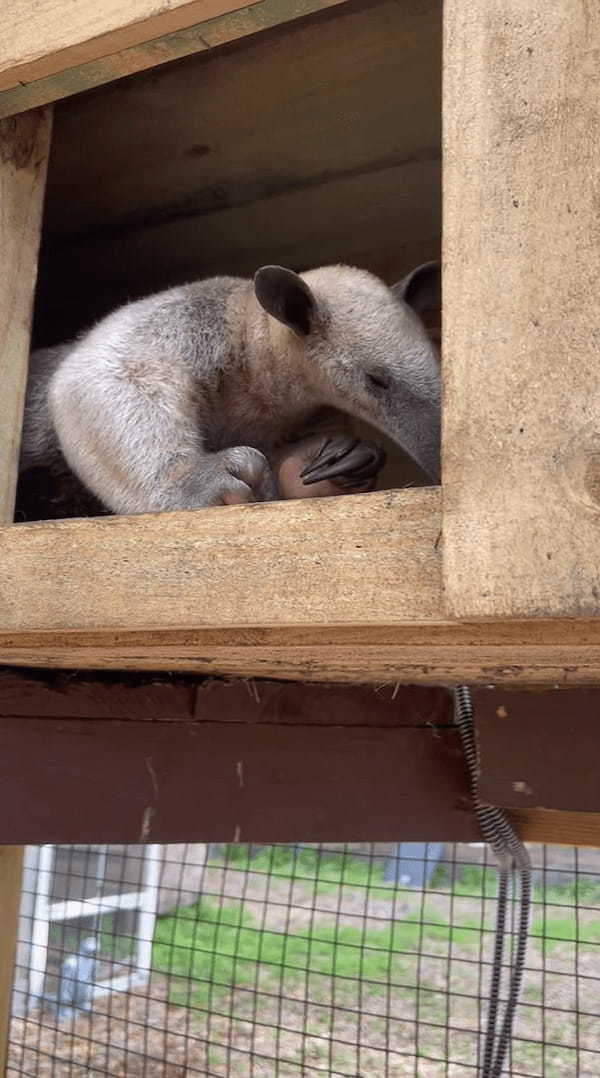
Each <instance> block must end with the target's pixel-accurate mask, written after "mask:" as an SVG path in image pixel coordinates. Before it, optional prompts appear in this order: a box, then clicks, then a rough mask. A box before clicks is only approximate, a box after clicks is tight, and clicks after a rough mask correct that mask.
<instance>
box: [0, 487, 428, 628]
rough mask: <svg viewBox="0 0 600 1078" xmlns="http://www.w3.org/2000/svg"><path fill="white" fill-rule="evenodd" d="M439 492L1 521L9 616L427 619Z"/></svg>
mask: <svg viewBox="0 0 600 1078" xmlns="http://www.w3.org/2000/svg"><path fill="white" fill-rule="evenodd" d="M438 504H439V494H438V491H437V490H436V489H434V488H430V489H423V490H420V491H417V490H411V491H384V492H381V493H375V494H369V495H356V496H351V497H347V498H331V499H324V498H321V499H314V500H310V499H300V500H299V501H297V502H271V503H262V504H257V505H254V506H230V507H227V506H225V507H219V508H216V509H203V510H199V511H196V512H180V513H166V514H154V515H148V516H142V515H140V516H132V517H105V518H97V519H82V520H69V521H49V522H46V523H40V524H22V525H16V526H13V527H10V528H5V529H0V600H1V601H0V629H1V630H2V631H4V632H14V633H20V632H26V631H28V630H34V629H35V630H38V629H42V630H48V629H54V630H64V629H69V630H78V631H85V630H94V629H101V630H124V629H136V628H137V629H146V630H152V629H155V628H163V629H166V628H173V629H177V628H179V629H182V628H183V629H189V628H194V627H197V628H200V627H206V628H208V627H211V628H224V629H227V628H232V627H235V628H236V629H239V628H242V627H244V626H253V625H264V626H274V627H278V626H281V627H284V626H298V625H312V626H318V625H321V626H332V625H344V624H346V625H348V624H354V625H377V624H401V623H403V622H418V621H421V620H423V619H428V618H429V619H430V618H431V617H432V616H435V612H436V610H437V609H439V586H440V579H439V568H438V555H437V551H436V544H437V540H438V535H439V515H438Z"/></svg>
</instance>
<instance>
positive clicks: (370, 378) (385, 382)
mask: <svg viewBox="0 0 600 1078" xmlns="http://www.w3.org/2000/svg"><path fill="white" fill-rule="evenodd" d="M367 385H368V386H370V388H371V389H389V388H390V380H389V378H388V377H387V376H386V375H385V374H383V373H381V371H373V372H372V373H369V374H367Z"/></svg>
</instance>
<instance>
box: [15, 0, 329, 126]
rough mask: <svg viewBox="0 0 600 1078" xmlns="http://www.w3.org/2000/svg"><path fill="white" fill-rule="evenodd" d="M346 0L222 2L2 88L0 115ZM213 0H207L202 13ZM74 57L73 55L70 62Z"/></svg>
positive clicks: (300, 16)
mask: <svg viewBox="0 0 600 1078" xmlns="http://www.w3.org/2000/svg"><path fill="white" fill-rule="evenodd" d="M342 2H347V0H257V2H256V3H254V4H251V6H244V7H240V9H239V10H237V8H238V7H239V5H238V4H226V5H224V7H228V8H230V9H231V8H235V10H227V11H226V12H225V14H223V15H216V16H215V17H214V18H205V19H204V20H203V21H202V22H199V23H194V24H193V25H189V26H186V27H185V28H183V29H181V30H176V31H175V32H173V33H168V34H163V35H161V36H160V37H153V38H151V39H150V40H148V41H144V42H142V43H141V44H137V45H132V46H131V47H130V48H123V49H120V50H119V51H117V52H111V53H110V54H108V55H102V56H100V57H97V58H94V59H93V60H87V61H86V62H84V63H78V64H75V66H69V67H67V68H66V69H65V70H60V71H56V72H53V73H52V74H50V75H46V76H45V77H43V78H40V77H37V78H35V79H34V80H33V81H25V82H21V83H19V84H18V85H16V86H12V87H11V88H10V89H7V90H2V91H0V117H3V116H13V115H15V114H16V113H19V112H24V111H25V110H27V109H32V108H35V107H37V106H39V105H44V104H46V103H47V102H51V101H59V100H61V99H62V98H65V97H70V96H72V95H73V94H79V93H81V92H82V91H83V90H89V89H90V88H91V87H93V86H103V85H104V84H106V83H108V82H113V81H114V80H115V79H121V78H124V77H126V76H129V75H132V74H135V73H136V72H138V71H146V70H147V69H148V68H156V67H159V66H161V65H162V64H166V63H169V62H170V61H172V60H178V59H181V58H182V57H184V56H190V55H192V54H195V53H198V52H203V51H204V50H206V49H208V48H212V47H214V46H216V45H221V44H224V43H225V42H229V41H235V40H237V39H238V38H242V37H246V36H247V35H248V34H254V33H257V32H258V31H260V30H265V29H268V28H271V27H275V26H279V25H280V24H281V23H287V22H288V21H292V20H294V19H298V18H304V17H305V16H307V15H310V14H313V13H316V12H320V11H322V10H327V9H328V8H329V7H333V6H335V5H337V4H339V3H342ZM215 6H216V0H215V3H214V4H209V5H207V8H206V13H207V14H208V12H209V11H210V10H211V9H214V7H215ZM72 63H73V58H72V57H71V64H72Z"/></svg>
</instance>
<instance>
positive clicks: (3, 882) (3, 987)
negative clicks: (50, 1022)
mask: <svg viewBox="0 0 600 1078" xmlns="http://www.w3.org/2000/svg"><path fill="white" fill-rule="evenodd" d="M0 799H1V794H0ZM7 834H8V832H7ZM7 841H8V842H10V841H11V840H10V839H5V838H4V837H2V835H1V834H0V843H4V842H7ZM22 873H23V846H22V845H21V846H8V845H0V918H1V921H0V924H1V925H2V932H0V1070H1V1071H2V1073H3V1074H4V1073H5V1066H6V1056H7V1052H8V1027H9V1022H10V1000H11V994H12V982H13V965H14V956H15V949H16V942H17V930H18V924H19V906H20V901H21V878H22Z"/></svg>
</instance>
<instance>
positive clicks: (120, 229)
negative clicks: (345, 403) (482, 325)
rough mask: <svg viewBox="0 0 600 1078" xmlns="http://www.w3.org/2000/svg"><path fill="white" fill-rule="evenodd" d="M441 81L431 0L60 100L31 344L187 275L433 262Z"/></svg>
mask: <svg viewBox="0 0 600 1078" xmlns="http://www.w3.org/2000/svg"><path fill="white" fill-rule="evenodd" d="M440 83H441V0H402V2H397V0H383V2H376V3H367V4H365V3H361V4H356V3H355V2H354V0H350V2H349V3H346V4H342V5H340V6H339V7H337V8H333V9H330V10H329V11H327V12H324V13H322V14H321V15H319V16H317V17H310V18H309V19H306V20H302V21H300V22H296V23H293V24H291V25H290V24H288V25H286V26H283V27H282V28H280V29H279V30H277V31H269V32H266V33H264V34H260V35H256V36H255V37H253V38H248V39H245V40H243V41H240V42H238V43H236V44H235V45H233V46H229V47H226V48H223V49H220V50H215V51H214V52H213V51H206V52H204V53H199V54H197V55H196V56H192V57H190V58H187V59H185V60H181V61H177V62H176V63H173V64H168V65H164V66H161V67H158V68H155V69H154V70H152V71H150V72H146V73H143V74H141V75H136V76H132V77H130V78H128V79H123V80H121V81H119V82H116V83H112V84H111V85H109V86H106V87H102V88H99V89H97V90H93V91H90V92H88V93H87V94H83V95H80V96H79V97H74V98H71V99H68V100H66V101H64V102H62V103H60V104H59V105H57V107H56V112H55V126H54V137H53V147H52V155H51V160H50V168H49V176H48V188H47V200H46V211H45V224H44V236H43V243H42V251H41V260H40V273H39V281H38V294H37V301H36V310H35V319H34V345H35V346H43V345H48V344H53V343H57V342H59V341H64V340H68V339H69V338H70V337H71V336H72V335H74V334H75V333H77V332H79V331H81V330H82V329H85V327H86V326H88V325H89V324H90V323H91V322H93V321H94V320H96V319H98V318H99V317H101V316H102V315H103V314H105V313H106V312H107V311H109V310H110V309H111V308H113V307H114V306H116V305H118V304H120V303H122V302H124V301H126V300H128V299H131V298H135V297H138V296H141V295H144V294H147V293H149V292H152V291H156V290H158V289H161V288H164V287H166V286H169V285H172V284H176V283H180V282H183V281H187V280H193V279H194V278H199V277H206V276H212V275H215V274H234V275H248V276H250V275H252V274H253V273H254V271H255V270H256V269H257V268H258V267H259V266H261V265H263V264H266V263H277V264H281V265H285V266H289V267H290V268H292V269H295V270H298V271H301V270H303V269H308V268H311V267H313V266H317V265H323V264H328V263H332V262H346V263H350V264H353V265H358V266H361V267H364V268H366V269H370V270H372V271H373V272H375V273H377V274H379V275H380V276H381V277H383V278H384V279H385V280H386V281H388V282H389V283H393V281H395V280H397V279H398V278H399V277H401V276H402V275H403V274H404V273H405V272H407V271H408V270H409V269H411V268H412V267H413V266H414V265H416V264H418V263H419V262H422V261H425V260H427V259H431V258H437V257H439V253H440V240H441V195H440V190H441V182H440V181H441V87H440ZM436 323H437V325H438V326H439V312H438V315H437V317H436V316H435V315H434V317H433V320H432V324H433V328H434V331H435V325H436ZM388 449H389V446H388ZM401 458H402V455H401V454H400V453H399V451H398V452H395V453H394V452H392V453H391V454H390V460H389V463H388V465H387V467H386V469H385V471H384V473H383V474H382V477H381V480H380V484H379V485H380V486H383V487H389V486H397V485H402V484H403V482H411V483H413V482H418V481H419V476H418V474H417V472H416V469H415V468H414V467H412V466H411V465H410V464H408V463H407V462H403V461H402V459H401ZM21 487H22V490H21V502H23V484H21ZM33 515H34V517H35V516H36V515H37V518H38V519H39V517H41V516H52V515H57V513H56V512H51V511H50V510H49V507H46V510H44V511H42V510H39V511H37V513H36V511H35V509H34V510H33ZM58 515H61V514H60V513H58ZM23 516H25V517H26V518H27V519H32V507H31V506H29V507H28V508H26V509H25V510H21V519H23Z"/></svg>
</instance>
